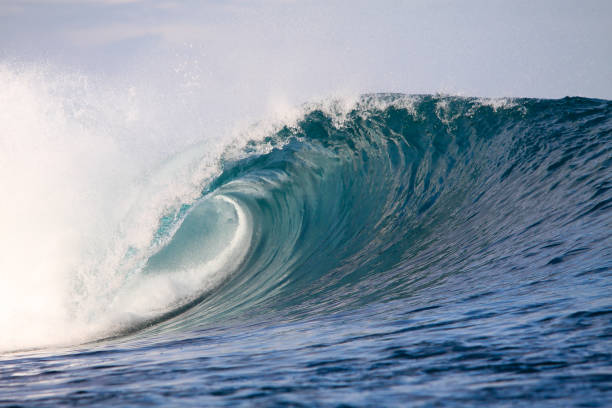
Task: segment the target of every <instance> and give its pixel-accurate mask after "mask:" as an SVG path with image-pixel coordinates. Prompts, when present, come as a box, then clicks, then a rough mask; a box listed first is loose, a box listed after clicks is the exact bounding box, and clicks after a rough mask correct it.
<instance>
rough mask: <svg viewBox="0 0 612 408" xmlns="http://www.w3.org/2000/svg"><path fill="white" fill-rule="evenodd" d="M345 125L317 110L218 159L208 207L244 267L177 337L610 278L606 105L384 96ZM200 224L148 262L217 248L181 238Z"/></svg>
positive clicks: (195, 235)
mask: <svg viewBox="0 0 612 408" xmlns="http://www.w3.org/2000/svg"><path fill="white" fill-rule="evenodd" d="M338 110H339V109H336V110H335V111H334V108H333V107H332V108H330V107H327V108H321V107H319V108H317V107H313V108H310V109H309V110H308V111H307V113H306V114H305V115H304V117H303V118H301V119H300V120H299V121H298V122H297V124H295V125H292V126H284V127H282V128H281V129H280V130H278V131H277V132H275V133H273V134H270V135H269V136H268V137H267V138H265V139H264V140H263V141H258V142H252V143H251V144H250V145H249V146H247V148H246V149H245V152H244V156H246V157H242V158H240V159H239V160H236V159H234V160H232V159H230V158H228V157H224V158H223V159H222V168H223V172H222V174H221V175H220V176H219V177H218V178H216V179H215V180H214V181H213V182H212V183H211V184H210V185H209V186H208V187H207V189H206V191H205V192H204V194H203V198H202V200H206V199H207V198H208V197H211V196H212V197H224V198H226V199H229V200H231V202H233V203H234V204H235V205H236V206H237V207H238V208H240V209H241V210H242V211H244V213H245V219H248V220H249V221H245V222H248V223H249V224H250V225H252V227H249V228H252V231H251V233H250V237H249V249H248V253H247V254H246V255H244V259H242V260H241V262H240V266H239V267H237V271H236V272H235V273H232V274H229V273H228V274H227V276H226V277H225V278H224V283H223V285H222V286H220V287H218V288H217V289H216V290H215V291H214V292H213V293H209V292H202V293H201V298H200V300H199V301H198V304H197V305H196V306H195V307H194V308H193V309H191V310H189V311H188V312H187V313H186V314H184V315H182V316H181V317H180V318H179V322H178V323H179V324H180V325H191V324H196V325H197V324H200V323H201V322H203V321H208V320H209V319H215V320H216V319H220V318H225V317H227V316H229V315H236V316H238V315H240V316H243V317H244V316H245V315H248V316H259V317H261V315H262V314H263V313H268V312H270V313H281V314H282V315H283V316H291V317H292V318H293V317H296V318H297V317H302V316H304V315H319V314H321V313H331V312H338V311H342V310H345V309H350V308H356V307H360V306H362V305H364V304H367V303H371V302H381V301H390V300H393V299H400V298H405V297H410V296H413V295H414V294H415V293H418V292H419V290H421V289H422V288H426V287H429V286H432V285H436V284H437V283H439V282H441V281H443V280H445V279H451V278H452V279H461V278H459V276H463V277H464V278H465V279H469V280H470V281H477V280H478V279H487V280H491V281H493V282H495V281H499V280H503V279H504V276H506V275H507V274H521V273H524V272H521V271H524V270H532V271H533V270H542V271H550V273H553V272H552V271H553V270H558V269H565V268H566V265H568V264H572V265H575V264H578V265H584V264H585V263H584V262H582V261H581V260H586V259H589V260H590V261H589V262H588V263H586V264H588V265H589V267H593V266H596V267H608V266H609V264H608V263H607V262H609V259H608V257H606V256H605V254H606V253H607V252H606V251H609V249H610V248H609V246H610V245H609V241H608V239H609V237H610V235H609V234H610V231H611V229H610V226H611V224H610V223H611V217H610V216H609V215H610V214H609V209H610V205H611V201H610V200H611V195H610V191H609V182H610V181H609V172H610V170H609V168H610V154H609V153H610V141H611V140H610V138H611V134H610V129H611V125H610V123H611V122H610V104H609V103H608V102H604V101H597V100H587V99H579V98H569V99H563V100H559V101H540V100H513V101H497V102H495V101H483V100H478V99H469V98H468V99H466V98H455V97H430V96H423V97H406V96H402V95H376V96H367V97H364V98H362V99H361V101H359V102H358V103H357V104H356V105H354V106H353V107H351V108H349V109H347V110H345V111H342V112H338ZM262 151H264V153H262ZM191 211H192V210H187V211H186V215H185V217H184V218H182V219H181V220H180V223H181V227H180V228H179V229H178V233H177V234H176V235H175V237H174V238H172V239H171V240H170V242H169V243H168V244H167V246H166V247H165V248H164V250H162V251H160V252H159V253H157V254H156V255H155V256H154V257H152V258H151V260H153V259H155V262H168V263H172V262H174V259H173V256H174V254H173V253H172V250H170V247H172V246H175V245H180V246H182V247H184V248H187V247H188V245H191V244H190V243H188V242H189V241H191V242H193V240H195V241H196V242H197V240H199V239H201V238H200V236H201V234H204V235H206V234H209V233H211V232H210V231H209V230H208V229H207V228H204V227H202V228H198V229H197V230H194V231H193V232H192V233H190V235H189V238H187V239H184V238H183V237H182V234H181V232H182V231H183V230H187V229H193V228H194V225H197V223H198V221H197V217H198V216H197V215H193V214H192V212H191ZM206 239H210V238H209V237H208V236H207V235H206ZM543 248H555V249H554V250H544V249H543ZM185 251H187V249H185ZM190 251H191V252H190V254H187V255H184V256H185V257H186V258H187V259H192V258H193V256H194V255H192V254H193V253H197V252H198V250H197V249H195V248H194V249H193V250H190ZM181 256H182V255H181ZM555 265H556V266H555ZM542 273H544V272H542ZM546 273H549V272H546Z"/></svg>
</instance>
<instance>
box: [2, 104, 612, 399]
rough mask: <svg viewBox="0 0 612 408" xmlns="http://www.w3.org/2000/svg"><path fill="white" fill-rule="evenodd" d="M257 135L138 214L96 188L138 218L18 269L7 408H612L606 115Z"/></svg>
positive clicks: (465, 119)
mask: <svg viewBox="0 0 612 408" xmlns="http://www.w3.org/2000/svg"><path fill="white" fill-rule="evenodd" d="M24 112H25V113H24V115H26V117H27V115H28V114H29V113H28V112H29V111H24ZM5 119H6V118H5ZM60 122H61V123H64V122H65V121H58V123H60ZM85 122H86V121H85ZM83 123H84V122H83ZM27 125H28V126H34V124H32V123H30V122H28V124H27ZM24 126H25V125H24ZM58 126H59V125H58ZM62 126H64V124H63V125H62ZM64 133H65V132H64ZM62 134H63V133H62ZM245 134H246V136H245V137H243V138H242V139H241V141H237V142H235V143H226V144H225V145H224V146H223V147H222V148H220V149H217V150H214V149H212V148H211V149H210V150H209V154H208V156H206V157H204V156H201V155H199V154H200V153H199V152H200V150H197V149H195V150H194V151H192V152H187V153H186V154H187V156H189V162H190V163H199V165H195V167H193V168H192V170H193V169H195V170H193V171H191V172H186V173H185V172H184V173H181V172H174V173H171V174H172V175H173V176H172V177H171V181H170V182H163V183H162V182H156V183H152V184H150V185H149V188H147V189H144V190H141V191H144V192H141V193H140V195H139V196H138V197H139V198H138V200H137V199H134V201H133V202H139V203H141V204H140V205H139V206H137V207H130V208H131V209H123V207H121V205H123V204H121V203H120V199H119V197H120V196H122V194H121V192H117V193H116V194H113V192H112V188H111V187H112V186H111V187H108V186H106V187H104V185H103V183H98V186H99V187H98V186H96V188H100V189H102V190H101V191H103V192H104V193H105V195H106V196H113V197H111V198H113V199H116V200H117V202H116V206H115V207H117V208H118V207H121V208H122V210H121V211H119V210H118V209H116V208H115V209H113V210H109V208H113V207H112V206H107V207H104V208H103V209H104V210H105V211H106V213H108V214H109V215H108V217H109V219H113V220H114V219H115V218H117V219H119V218H120V219H122V220H123V221H122V222H120V223H117V224H116V225H118V227H117V228H116V229H112V231H107V230H106V229H104V228H103V226H104V225H106V224H104V222H100V225H101V226H102V227H101V226H100V225H98V224H96V226H97V227H96V228H98V227H99V228H98V229H97V230H96V231H99V233H98V234H92V236H93V235H95V236H96V237H98V239H97V240H93V238H92V240H93V241H92V240H90V241H91V242H95V245H94V244H92V245H90V246H87V248H86V249H87V250H83V251H82V252H80V253H79V254H80V255H79V256H76V255H74V254H72V253H70V254H72V255H70V256H68V255H65V254H66V253H65V252H57V251H56V249H55V247H52V246H48V247H44V248H45V250H46V251H47V252H45V251H41V250H36V251H33V250H32V251H30V252H29V251H25V250H24V252H23V253H21V252H19V251H18V250H15V249H14V250H11V251H8V250H6V252H5V253H4V256H5V261H3V262H5V263H4V264H1V265H2V266H3V268H4V270H5V271H6V270H8V269H10V270H11V271H13V270H14V271H15V272H14V273H11V274H9V273H5V275H3V276H4V278H3V280H4V281H5V282H4V283H3V285H4V286H5V292H0V293H3V299H4V300H6V299H8V297H10V296H13V298H11V304H10V305H7V304H6V303H3V309H4V310H3V311H2V314H1V315H0V316H1V317H2V319H3V320H4V321H3V322H1V323H0V328H1V329H2V330H1V332H0V405H1V406H32V407H57V406H88V407H93V406H154V405H157V406H165V407H171V406H181V407H185V406H194V407H201V406H228V407H234V406H287V407H302V406H306V407H307V406H315V407H316V406H322V407H327V406H330V407H336V406H337V407H340V406H342V407H351V406H355V407H357V406H371V407H375V406H414V407H440V406H476V405H478V406H495V407H514V406H517V407H518V406H520V407H528V406H534V407H535V406H537V407H570V406H575V407H606V406H608V407H609V406H612V102H611V101H606V100H597V99H586V98H577V97H573V98H563V99H559V100H541V99H479V98H464V97H453V96H430V95H416V96H410V95H401V94H371V95H364V96H362V97H360V98H357V99H356V100H353V101H349V100H335V101H332V102H325V103H323V102H322V103H311V104H308V105H305V106H304V107H303V108H302V109H301V111H300V112H299V114H298V115H296V116H295V117H294V118H293V119H287V120H285V121H284V122H283V121H282V120H281V121H277V123H276V124H275V125H274V126H263V125H261V126H258V125H254V127H253V129H251V130H249V131H248V132H246V133H245ZM58 137H59V136H58ZM54 140H55V139H54ZM49 143H51V142H49ZM75 143H76V142H75ZM0 147H1V148H2V149H3V150H4V151H5V152H6V151H10V150H11V149H17V148H16V147H14V146H12V145H11V144H10V143H8V142H6V143H4V144H3V145H1V146H0ZM96 148H97V149H99V150H104V149H106V150H110V148H108V147H104V149H102V148H100V147H99V146H97V147H95V148H94V149H93V150H95V149H96ZM59 150H61V149H58V151H59ZM90 150H92V146H91V145H90V144H87V143H85V142H83V143H82V146H81V145H79V148H78V149H77V151H78V152H86V151H90ZM210 152H213V153H210ZM60 153H61V152H60ZM60 153H58V154H60ZM61 154H63V153H61ZM79 154H81V153H79ZM83 154H84V153H83ZM7 157H8V156H7ZM60 157H61V156H60ZM177 157H184V154H183V155H180V154H179V155H178V156H177ZM181 160H183V159H177V161H178V162H182V161H181ZM5 165H6V163H5ZM13 165H14V166H18V163H17V161H15V163H13ZM41 167H43V170H41V174H42V173H44V165H42V166H41ZM85 167H86V166H85V163H84V164H83V168H85ZM14 168H17V167H14ZM3 171H4V172H5V174H6V172H8V168H5V169H4V170H3ZM32 171H34V170H32ZM162 173H163V172H162ZM66 174H68V173H67V172H66ZM164 174H167V173H164ZM177 174H178V176H177ZM60 175H61V176H62V177H64V176H65V174H64V173H60ZM23 177H26V176H23ZM66 177H67V176H66ZM148 177H149V178H150V179H153V178H155V179H156V180H159V179H161V178H163V177H162V176H158V175H157V173H149V175H148ZM168 177H170V176H168ZM60 179H61V178H59V177H58V180H60ZM23 180H27V179H26V178H24V179H23ZM57 185H60V184H57ZM168 185H171V186H172V188H173V189H179V190H180V189H181V188H183V187H184V189H185V191H196V194H195V195H194V194H192V193H189V194H187V193H184V194H183V193H180V194H178V193H177V194H175V195H174V197H183V198H182V199H175V200H174V201H172V200H170V201H168V200H166V201H164V205H161V204H160V205H157V204H155V203H156V201H155V200H156V199H157V197H159V196H162V195H163V194H165V192H166V190H167V188H168V187H167V186H168ZM41 188H42V187H41ZM194 189H195V190H194ZM49 190H50V191H49V194H48V195H47V196H46V197H43V198H42V199H41V200H40V202H39V204H40V203H47V202H48V203H49V205H52V204H53V203H55V202H57V200H59V199H60V198H58V197H55V196H54V195H53V191H51V189H49ZM37 191H38V190H37ZM84 191H87V192H88V193H87V194H88V196H91V197H90V198H91V202H92V203H93V202H100V200H99V197H98V196H97V195H96V193H95V191H97V190H95V191H94V190H92V192H91V193H89V191H90V190H84ZM181 191H182V190H181ZM107 198H108V197H107ZM3 200H11V198H10V197H6V196H5V197H4V198H3ZM47 200H48V201H47ZM107 201H109V202H111V203H112V200H110V199H107ZM27 202H29V201H27V200H24V201H23V202H20V204H19V206H21V207H23V206H24V205H26V204H24V203H27ZM142 203H144V204H142ZM120 204H121V205H120ZM21 207H20V208H21ZM15 208H18V207H17V204H15ZM53 208H55V207H53ZM58 208H59V207H58ZM125 208H127V206H126V207H125ZM134 208H136V209H135V210H134ZM151 208H154V209H155V211H153V210H150V209H151ZM115 210H116V211H115ZM149 210H150V211H149ZM74 213H75V214H77V215H78V214H80V212H79V211H77V210H74ZM117 214H120V215H121V216H119V215H117ZM143 214H146V215H147V216H146V217H144V216H143ZM151 214H156V215H155V216H152V215H151ZM64 215H65V214H63V215H62V217H63V216H64ZM77 215H75V217H76V218H75V219H74V224H79V223H80V221H79V220H81V219H83V220H86V219H88V218H87V217H85V216H84V217H82V218H80V216H79V217H77ZM5 216H6V211H5ZM15 217H17V216H14V217H13V218H15ZM45 217H46V218H41V219H45V220H50V221H48V223H45V222H38V221H37V224H36V225H37V226H36V227H35V228H34V230H36V228H41V231H43V229H44V232H45V233H48V234H47V235H48V236H57V237H59V236H60V234H61V231H65V228H64V227H62V228H60V227H61V225H60V227H57V226H56V225H54V224H52V222H53V221H54V220H55V219H56V217H59V216H58V215H57V213H56V214H46V215H45ZM54 217H55V218H54ZM113 217H114V218H113ZM8 218H10V217H7V219H8ZM25 218H27V217H24V219H25ZM11 219H12V218H11ZM66 219H68V218H66ZM135 219H138V220H140V221H139V222H138V223H134V224H133V225H132V224H130V221H131V220H135ZM21 222H22V221H19V223H17V222H15V223H14V224H10V223H9V224H8V225H9V226H8V227H7V226H6V225H7V224H6V223H5V228H4V232H3V234H8V232H10V231H12V230H10V229H9V227H10V228H13V229H14V230H15V231H17V230H18V226H19V225H20V223H21ZM109 222H110V221H109ZM58 224H61V223H60V222H59V221H58ZM62 225H63V224H62ZM143 225H147V226H148V228H149V230H150V234H148V235H147V234H145V233H144V232H143V235H142V236H138V237H137V238H134V237H136V235H134V234H135V233H134V231H141V232H142V231H145V230H147V229H146V228H143V227H142V226H143ZM56 227H57V228H56ZM7 231H8V232H7ZM49 231H52V232H53V231H55V232H53V233H49ZM41 234H43V232H41ZM41 236H42V235H41ZM84 236H85V237H89V235H84ZM15 237H16V238H15ZM108 237H113V238H112V239H110V238H108ZM118 237H119V238H118ZM5 238H6V237H5ZM81 238H82V236H80V235H75V236H74V237H73V236H71V238H70V239H72V241H71V240H66V241H62V242H81V241H82V240H80V239H81ZM107 238H108V239H107ZM20 239H22V240H23V242H30V241H28V240H30V239H32V240H33V238H32V237H31V236H29V235H28V236H24V237H22V236H20V235H18V234H17V235H14V237H13V238H11V239H8V238H7V240H6V241H5V244H3V245H5V246H6V245H12V244H13V243H14V242H15V241H16V240H17V241H18V240H20ZM58 239H59V238H58ZM111 241H112V245H111V244H109V243H108V242H111ZM20 242H21V241H20ZM50 242H51V241H50ZM18 247H19V246H18V245H17V244H15V246H14V248H18ZM22 247H23V245H22V246H21V247H19V248H22ZM41 248H42V247H41ZM92 248H93V249H92ZM101 248H104V250H103V249H101ZM102 253H103V254H104V256H101V255H100V254H102ZM24 254H25V255H24ZM49 254H54V255H57V254H60V255H62V256H60V255H57V256H53V257H51V256H49ZM39 258H40V262H39V263H36V264H35V263H34V261H35V260H37V259H39ZM6 259H9V260H10V262H9V261H7V260H6ZM50 259H52V260H53V262H54V263H53V264H51V263H50V261H49V260H50ZM85 260H91V262H90V263H87V262H86V261H85ZM28 262H29V263H28ZM45 262H46V263H45ZM22 264H23V265H38V266H40V265H42V267H41V268H40V269H36V270H37V271H38V272H36V273H38V275H36V277H35V278H32V279H30V280H27V279H26V278H25V277H24V276H26V274H27V270H34V269H35V268H29V269H28V268H25V267H24V268H22V269H19V268H18V267H16V265H22ZM7 265H8V266H7ZM45 265H46V266H45ZM45 268H46V269H45ZM20 270H23V271H26V272H19V271H20ZM50 270H53V271H61V273H59V272H58V273H56V274H55V275H52V276H51V277H48V278H44V279H43V278H41V277H42V276H47V275H45V271H50ZM41 271H42V272H41ZM66 271H68V272H66ZM19 279H22V281H20V282H21V283H20V284H15V285H13V286H10V285H11V281H15V282H16V281H17V280H19ZM28 279H29V278H28ZM59 280H61V282H62V284H61V285H60V284H57V285H56V281H59ZM7 285H8V286H7ZM7 287H8V288H12V289H6V288H7ZM21 289H23V290H22V291H21V292H20V290H21ZM26 289H27V290H26ZM56 298H59V300H57V299H56Z"/></svg>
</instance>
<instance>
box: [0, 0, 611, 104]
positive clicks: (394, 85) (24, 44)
mask: <svg viewBox="0 0 612 408" xmlns="http://www.w3.org/2000/svg"><path fill="white" fill-rule="evenodd" d="M611 21H612V1H607V0H604V1H594V0H591V1H588V0H586V1H585V0H581V1H568V0H546V1H535V0H530V1H517V0H512V1H491V0H486V1H444V0H434V1H291V0H260V1H239V0H232V1H212V0H209V1H195V0H192V1H172V0H84V1H82V0H81V1H77V0H2V1H1V2H0V61H3V60H4V61H10V62H15V61H17V62H18V63H31V64H36V63H45V64H46V63H51V64H53V65H59V66H62V67H63V66H65V67H68V68H70V69H78V70H82V71H85V72H91V73H92V74H100V73H102V74H104V75H109V76H122V75H135V74H134V72H137V73H140V74H142V75H151V76H152V77H155V78H161V77H163V76H164V75H165V73H166V72H170V71H172V72H175V73H176V72H177V70H182V71H183V73H184V75H185V76H189V77H192V78H193V80H194V81H196V82H197V83H198V85H199V86H201V87H202V88H203V89H210V91H211V92H222V90H225V91H226V92H239V91H238V90H239V89H245V88H246V89H252V90H253V92H263V91H262V90H264V89H265V92H267V93H270V92H272V93H274V92H281V93H284V94H286V95H289V96H288V98H289V99H290V100H292V101H294V100H295V101H299V100H300V99H307V98H310V97H312V96H320V95H325V94H326V93H333V92H337V91H343V90H351V91H355V92H385V91H396V92H405V93H434V92H444V93H458V94H463V95H474V96H493V97H497V96H527V97H562V96H566V95H580V96H588V97H599V98H607V99H610V98H612V23H611Z"/></svg>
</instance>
